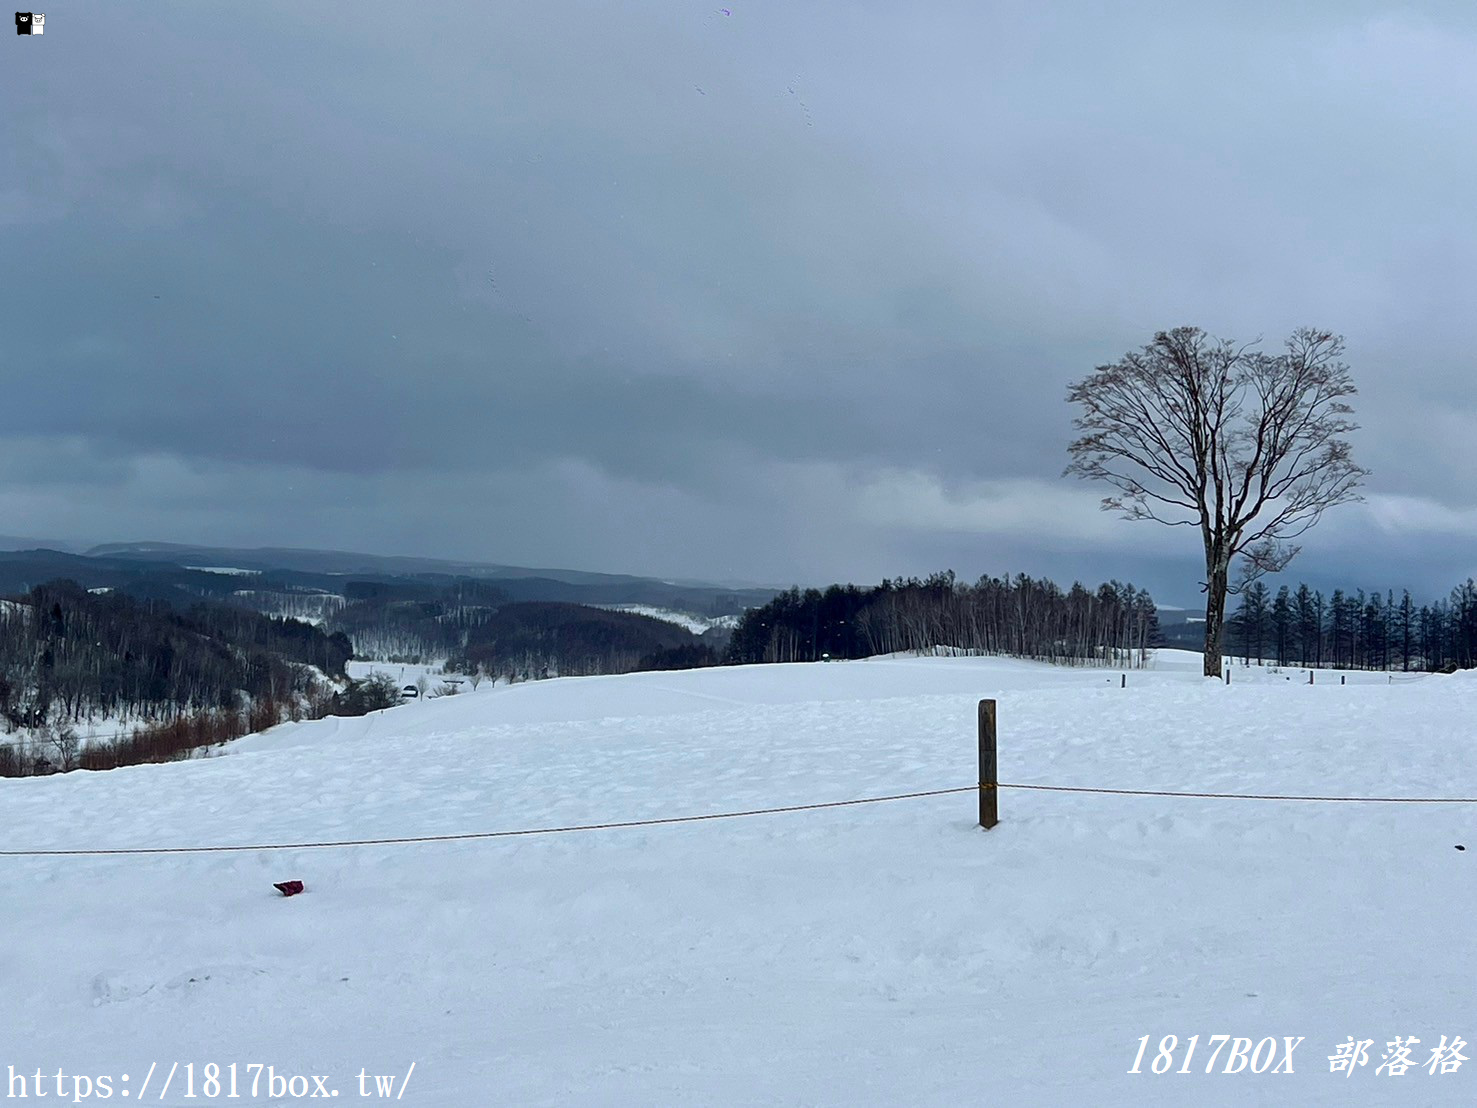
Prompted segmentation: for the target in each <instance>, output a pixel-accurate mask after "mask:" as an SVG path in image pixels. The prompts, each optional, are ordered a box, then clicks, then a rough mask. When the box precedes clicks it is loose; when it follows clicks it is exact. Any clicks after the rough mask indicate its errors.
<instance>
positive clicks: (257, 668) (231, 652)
mask: <svg viewBox="0 0 1477 1108" xmlns="http://www.w3.org/2000/svg"><path fill="white" fill-rule="evenodd" d="M352 653H353V646H352V644H351V643H350V641H349V639H348V638H347V637H346V636H344V635H342V634H333V635H329V634H325V633H324V632H323V631H321V630H319V629H318V628H315V627H312V626H310V625H308V624H306V623H299V622H296V621H293V620H286V619H276V618H273V617H271V616H265V615H262V614H260V613H257V612H249V611H244V610H241V609H238V608H231V607H226V606H224V605H218V604H211V605H207V604H200V605H194V606H192V607H189V608H187V609H184V610H180V609H177V608H175V607H172V606H170V605H168V604H166V603H164V602H162V601H158V600H137V599H134V598H132V597H129V596H127V595H125V594H123V593H116V592H106V593H101V594H94V593H90V592H88V591H87V590H86V589H83V588H82V587H81V586H79V585H77V584H74V583H73V582H71V581H57V582H52V583H49V584H45V585H39V586H37V587H36V588H34V589H32V590H31V591H30V592H29V593H27V594H25V595H23V596H20V597H17V598H15V599H13V600H7V601H0V720H3V722H4V724H5V725H6V727H7V729H14V728H34V727H41V726H44V725H46V724H48V723H58V722H69V721H70V722H78V721H81V720H83V719H87V718H90V717H93V716H97V715H103V716H116V717H119V718H129V717H132V718H138V719H156V718H161V717H164V716H170V715H176V714H178V713H180V712H188V711H205V710H213V709H224V708H230V709H234V708H236V707H237V706H238V703H239V701H240V698H241V696H242V694H245V695H246V696H247V697H250V698H254V699H255V698H261V699H266V700H271V701H285V700H287V699H288V698H290V697H291V696H292V695H293V694H295V693H302V694H306V693H308V692H310V691H311V690H312V686H313V685H314V683H315V682H316V681H317V680H318V678H317V676H316V674H315V673H314V672H313V670H314V669H316V670H317V671H320V672H321V673H322V674H324V675H327V676H329V677H343V676H344V665H345V663H346V662H347V661H348V660H349V658H350V657H351V655H352ZM309 667H312V668H309Z"/></svg>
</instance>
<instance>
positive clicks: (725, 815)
mask: <svg viewBox="0 0 1477 1108" xmlns="http://www.w3.org/2000/svg"><path fill="white" fill-rule="evenodd" d="M989 789H1026V790H1031V791H1035V792H1054V793H1097V794H1109V795H1112V796H1172V797H1188V798H1194V799H1203V800H1294V801H1316V802H1324V803H1350V804H1477V797H1471V796H1297V795H1290V794H1286V793H1211V792H1177V791H1174V790H1169V789H1108V788H1092V787H1088V786H1084V785H1024V784H1015V783H1007V782H1003V781H1002V782H1000V783H998V784H995V785H990V784H987V783H986V782H983V781H981V782H979V783H978V784H974V785H960V786H958V787H956V788H952V789H925V790H923V791H920V792H911V793H891V794H889V795H887V796H864V797H858V798H856V799H853V800H828V801H822V802H820V803H816V804H787V805H783V806H781V807H775V808H748V809H743V810H740V811H734V812H705V813H703V814H701V815H695V816H662V817H658V818H653V819H632V820H621V821H618V822H608V823H577V824H568V825H565V826H560V827H524V828H518V829H516V830H510V831H467V832H463V833H460V834H449V835H405V836H401V837H397V838H387V839H333V840H325V841H322V842H305V843H249V844H237V845H222V846H139V847H111V848H109V847H98V848H95V849H85V848H78V849H59V850H0V857H3V858H56V857H78V856H88V857H98V856H116V855H128V854H227V853H239V852H244V851H251V850H324V849H331V848H334V847H346V846H399V845H403V844H407V843H446V842H468V841H471V840H476V839H510V838H517V837H521V836H526V835H558V834H565V833H568V832H573V831H610V830H620V829H624V828H629V827H659V826H663V825H666V824H675V823H701V822H704V821H708V820H719V819H742V818H745V817H748V816H769V815H778V814H780V813H784V812H811V811H815V810H817V809H820V808H849V807H852V806H854V805H858V804H881V803H885V802H887V801H892V800H915V799H918V798H920V797H927V796H948V795H950V794H956V793H973V792H984V791H986V790H989Z"/></svg>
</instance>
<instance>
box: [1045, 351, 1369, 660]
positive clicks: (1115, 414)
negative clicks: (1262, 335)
mask: <svg viewBox="0 0 1477 1108" xmlns="http://www.w3.org/2000/svg"><path fill="white" fill-rule="evenodd" d="M1251 345H1253V344H1248V345H1246V346H1238V345H1236V344H1234V343H1231V342H1228V341H1225V340H1218V339H1212V338H1211V337H1210V336H1208V335H1206V334H1205V332H1204V331H1202V330H1201V329H1200V328H1198V327H1177V328H1175V329H1174V330H1173V331H1168V332H1164V331H1161V332H1160V333H1159V334H1157V335H1155V336H1154V341H1153V342H1151V343H1150V344H1149V345H1147V346H1145V347H1144V348H1143V349H1142V350H1141V351H1137V352H1134V353H1129V354H1125V355H1124V356H1123V357H1122V358H1121V359H1119V360H1118V361H1117V362H1115V363H1113V364H1112V365H1105V366H1099V367H1098V368H1097V369H1096V370H1095V371H1094V372H1093V374H1092V375H1091V376H1090V377H1087V378H1086V379H1084V380H1082V381H1080V382H1078V383H1077V384H1075V385H1072V386H1071V388H1070V389H1069V390H1068V392H1067V399H1068V400H1069V401H1070V402H1072V403H1076V404H1081V405H1082V407H1083V412H1082V414H1081V415H1080V416H1079V417H1078V418H1077V419H1076V420H1074V421H1073V422H1074V426H1075V427H1076V428H1077V429H1078V430H1079V431H1082V432H1084V434H1083V435H1082V437H1081V438H1079V439H1077V440H1076V441H1074V442H1073V443H1072V444H1071V445H1070V446H1069V447H1068V448H1067V450H1068V453H1069V454H1071V456H1072V459H1073V461H1072V464H1071V465H1069V466H1068V467H1067V469H1066V472H1067V473H1075V474H1077V475H1078V476H1079V477H1085V478H1086V477H1090V478H1094V479H1097V480H1102V481H1106V482H1108V483H1109V484H1110V485H1112V486H1113V487H1114V488H1116V489H1117V490H1118V492H1117V495H1114V496H1109V497H1105V498H1104V500H1103V503H1102V506H1103V509H1104V510H1114V511H1120V512H1122V513H1123V516H1124V518H1126V519H1152V520H1154V521H1156V522H1158V523H1164V524H1168V525H1169V526H1172V527H1173V526H1183V527H1195V526H1198V527H1199V528H1200V534H1201V538H1202V540H1203V542H1204V546H1205V576H1206V579H1205V581H1203V582H1202V583H1201V588H1202V589H1203V590H1204V591H1205V593H1206V598H1205V675H1206V676H1207V677H1218V676H1220V672H1221V639H1222V634H1223V630H1224V627H1225V610H1226V595H1227V593H1228V591H1229V592H1234V591H1237V590H1236V589H1233V588H1231V587H1230V584H1229V582H1230V566H1231V562H1232V559H1234V558H1236V557H1237V556H1238V555H1240V556H1242V557H1243V558H1244V559H1245V563H1244V569H1245V580H1244V581H1243V584H1245V583H1249V581H1250V580H1253V579H1255V578H1256V577H1259V576H1261V575H1262V574H1264V573H1276V572H1279V571H1281V570H1282V569H1283V567H1285V566H1286V565H1287V563H1288V562H1290V561H1291V560H1292V559H1293V557H1294V556H1295V555H1296V554H1297V552H1298V550H1299V549H1300V547H1297V546H1294V545H1291V544H1290V543H1288V541H1287V540H1289V539H1293V538H1296V537H1297V536H1298V535H1301V534H1302V533H1303V532H1304V531H1306V530H1307V529H1308V528H1309V527H1311V526H1312V525H1313V524H1314V523H1316V522H1317V521H1318V519H1319V517H1320V516H1321V515H1322V514H1323V512H1324V511H1325V510H1326V509H1328V508H1331V507H1333V506H1334V505H1335V504H1342V503H1345V502H1346V501H1350V500H1359V499H1362V498H1361V497H1360V496H1359V495H1358V494H1357V492H1356V491H1355V490H1356V489H1357V488H1358V486H1359V485H1360V484H1361V482H1362V480H1363V478H1364V477H1366V476H1367V475H1368V473H1369V471H1368V470H1365V469H1361V468H1360V467H1359V466H1357V465H1355V464H1354V462H1353V461H1352V460H1351V459H1350V456H1349V444H1348V442H1347V441H1346V440H1344V439H1343V438H1342V437H1341V436H1343V435H1344V434H1346V433H1348V432H1349V431H1353V430H1355V428H1356V426H1357V425H1356V424H1355V423H1353V422H1352V421H1350V420H1349V419H1348V418H1347V417H1348V416H1349V415H1351V414H1352V413H1353V409H1352V408H1351V407H1349V405H1348V404H1346V403H1345V402H1344V398H1345V397H1348V396H1352V395H1354V393H1355V391H1356V390H1355V388H1354V384H1353V381H1352V380H1351V379H1350V377H1349V369H1348V367H1347V366H1346V365H1344V364H1343V362H1341V361H1339V357H1340V355H1341V354H1342V353H1343V350H1344V341H1343V339H1342V338H1341V337H1339V336H1337V335H1334V334H1331V333H1330V332H1327V331H1318V330H1313V329H1311V328H1302V329H1300V330H1298V331H1295V332H1294V333H1293V335H1292V337H1291V338H1289V339H1288V340H1287V344H1286V347H1287V349H1286V353H1284V354H1278V355H1269V354H1263V353H1260V352H1257V351H1254V350H1252V349H1251Z"/></svg>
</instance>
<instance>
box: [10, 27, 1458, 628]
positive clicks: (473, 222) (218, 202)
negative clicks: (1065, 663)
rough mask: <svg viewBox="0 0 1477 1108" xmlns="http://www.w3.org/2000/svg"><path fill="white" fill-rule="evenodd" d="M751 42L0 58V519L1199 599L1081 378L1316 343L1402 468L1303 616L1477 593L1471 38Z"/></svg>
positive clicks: (749, 34) (146, 46) (831, 30)
mask: <svg viewBox="0 0 1477 1108" xmlns="http://www.w3.org/2000/svg"><path fill="white" fill-rule="evenodd" d="M721 2H722V4H723V5H724V6H722V7H720V6H718V5H716V4H708V3H686V2H678V0H664V2H662V3H654V4H653V3H642V2H637V0H619V2H610V3H600V4H597V3H585V2H568V0H540V2H539V3H531V4H486V3H464V4H447V3H439V4H438V3H427V4H417V5H406V4H393V5H392V4H387V3H380V2H377V0H356V2H355V3H354V4H318V5H304V4H282V3H271V2H260V0H258V2H253V3H251V4H247V3H233V4H208V5H202V4H176V3H167V2H155V3H152V4H150V5H147V6H139V5H122V4H116V3H106V4H100V3H68V4H67V5H66V6H65V7H60V8H58V9H57V10H55V11H48V12H47V21H46V33H45V35H44V36H43V37H41V38H31V39H27V38H21V37H11V38H8V39H5V41H4V45H3V48H0V55H3V57H0V88H3V92H4V99H5V106H6V107H5V111H4V112H3V113H0V200H3V204H0V287H3V288H4V290H5V296H4V298H3V301H0V377H3V383H4V393H3V397H0V531H4V532H7V533H13V534H22V535H38V536H54V537H58V538H66V539H73V540H76V541H82V542H90V541H125V540H130V541H131V540H144V539H150V540H162V541H175V542H191V543H209V544H222V545H225V544H230V545H241V544H248V545H269V544H270V545H296V546H315V547H330V548H336V549H356V550H365V551H372V552H378V553H394V554H422V555H431V556H446V557H455V558H472V559H480V560H487V561H494V562H503V563H514V564H533V565H549V566H561V567H570V568H580V569H594V570H606V571H611V572H627V573H639V574H652V575H667V576H683V577H692V578H705V579H718V580H731V581H752V582H763V583H774V584H788V583H790V582H799V583H807V584H808V583H820V584H824V583H827V582H830V581H832V580H856V581H861V582H869V581H870V582H875V581H876V580H877V579H879V578H880V577H882V576H884V575H888V576H891V575H897V574H910V573H918V574H923V573H927V572H929V571H931V570H934V569H939V568H946V567H952V568H954V569H955V570H956V571H958V572H959V573H960V575H961V576H964V577H970V578H972V577H976V576H978V575H979V574H981V573H1001V572H1006V571H1011V572H1021V571H1023V572H1027V573H1031V574H1033V575H1038V574H1047V575H1051V576H1055V577H1058V578H1059V579H1061V580H1062V581H1063V583H1068V582H1069V581H1070V580H1071V579H1072V578H1073V577H1080V578H1081V579H1083V580H1084V581H1087V582H1089V583H1096V582H1097V581H1100V580H1104V579H1106V578H1108V577H1117V578H1119V579H1127V580H1131V581H1133V582H1135V583H1137V584H1143V585H1147V586H1148V587H1150V588H1152V589H1153V590H1154V592H1155V596H1156V598H1157V599H1159V600H1161V601H1162V602H1166V603H1180V604H1195V603H1197V602H1198V600H1199V592H1198V582H1199V581H1200V580H1201V578H1202V577H1203V573H1202V572H1201V571H1200V568H1199V566H1198V565H1197V558H1198V556H1199V554H1198V551H1197V550H1196V548H1195V546H1196V536H1195V535H1194V534H1193V533H1192V532H1191V531H1189V530H1187V529H1185V528H1164V527H1161V526H1158V525H1155V524H1152V523H1129V522H1125V521H1121V520H1119V519H1117V518H1115V517H1114V516H1112V515H1109V514H1107V513H1103V512H1101V511H1099V509H1098V506H1097V505H1098V502H1099V500H1100V498H1101V497H1102V496H1103V495H1104V493H1105V492H1106V491H1107V490H1105V489H1102V488H1099V487H1095V486H1093V485H1090V484H1087V483H1084V482H1082V481H1079V480H1076V479H1075V478H1068V477H1063V476H1062V475H1061V474H1062V469H1063V467H1064V466H1065V465H1066V463H1067V460H1068V459H1067V455H1066V445H1067V443H1068V442H1069V441H1070V439H1071V437H1072V427H1071V418H1072V414H1073V413H1072V411H1071V410H1070V409H1069V407H1068V405H1067V403H1066V400H1065V393H1066V388H1067V385H1068V383H1069V382H1071V381H1073V380H1076V379H1079V378H1081V377H1083V376H1085V375H1086V374H1087V373H1089V372H1090V371H1091V370H1092V368H1093V367H1094V366H1095V365H1097V364H1099V363H1102V362H1107V361H1112V360H1114V359H1116V358H1117V357H1119V356H1121V355H1122V354H1123V353H1124V352H1125V351H1127V350H1130V349H1134V348H1137V347H1138V346H1141V345H1142V344H1143V343H1145V342H1147V341H1149V339H1150V338H1151V337H1152V335H1153V333H1154V331H1156V330H1159V329H1163V328H1168V327H1173V326H1177V325H1181V324H1195V325H1199V326H1202V327H1204V328H1206V329H1207V330H1209V331H1210V332H1211V333H1212V334H1215V335H1224V336H1226V337H1233V338H1239V339H1243V340H1247V339H1253V338H1255V337H1257V336H1258V335H1261V336H1264V338H1265V341H1266V346H1267V347H1268V349H1272V350H1275V349H1276V348H1277V347H1278V346H1279V345H1280V343H1281V341H1282V339H1283V338H1284V337H1285V336H1286V334H1287V333H1288V332H1290V331H1291V330H1292V329H1293V328H1295V327H1297V326H1300V325H1305V324H1306V325H1314V326H1319V327H1325V328H1328V329H1331V330H1334V331H1337V332H1340V333H1342V334H1344V335H1345V336H1346V337H1347V341H1348V350H1347V354H1346V360H1347V361H1348V363H1349V365H1350V367H1351V369H1352V371H1353V375H1354V379H1355V381H1356V383H1357V384H1358V386H1359V388H1360V395H1359V397H1358V398H1356V410H1357V413H1358V419H1359V422H1360V423H1361V424H1362V429H1361V430H1360V431H1359V432H1358V433H1357V434H1356V435H1355V437H1354V443H1355V457H1356V460H1358V461H1359V462H1360V463H1362V464H1363V465H1365V466H1367V467H1368V468H1370V469H1371V470H1372V471H1373V476H1372V477H1371V478H1370V480H1369V482H1368V484H1367V486H1366V495H1367V500H1366V501H1365V502H1364V503H1362V504H1358V505H1352V506H1346V507H1343V508H1339V509H1336V510H1335V511H1334V512H1332V513H1330V514H1329V515H1328V516H1327V517H1326V518H1325V520H1324V522H1323V523H1322V524H1321V525H1320V526H1319V527H1318V528H1317V529H1316V530H1315V531H1313V532H1310V533H1309V535H1308V536H1307V538H1306V542H1305V548H1304V552H1303V554H1302V555H1301V556H1300V558H1299V559H1298V560H1297V561H1296V562H1294V563H1293V566H1292V568H1291V570H1290V571H1289V574H1288V578H1289V579H1291V580H1294V581H1295V580H1297V579H1298V578H1299V577H1304V578H1307V579H1308V580H1310V581H1315V580H1316V581H1325V582H1329V581H1331V582H1335V583H1343V584H1347V585H1350V586H1360V587H1365V588H1379V589H1384V588H1386V587H1393V588H1395V589H1397V590H1398V589H1399V588H1401V587H1402V586H1408V587H1410V588H1411V589H1412V591H1413V592H1417V593H1427V594H1430V595H1433V596H1434V595H1442V594H1444V593H1445V592H1446V590H1447V589H1449V588H1450V586H1451V585H1453V584H1455V583H1456V582H1457V580H1458V579H1464V578H1465V577H1466V576H1467V575H1469V574H1472V573H1474V572H1477V481H1474V480H1473V477H1474V473H1477V460H1474V453H1473V450H1474V442H1477V388H1474V385H1473V376H1474V375H1473V371H1472V365H1471V363H1472V360H1473V346H1474V343H1473V329H1474V323H1473V318H1474V317H1473V313H1472V302H1473V295H1474V289H1477V204H1474V202H1473V198H1474V195H1477V144H1474V142H1473V136H1474V135H1477V63H1474V59H1477V20H1474V17H1473V14H1472V13H1473V9H1472V8H1471V6H1470V5H1468V4H1455V5H1451V6H1450V7H1437V6H1428V7H1421V6H1414V5H1401V6H1399V7H1396V6H1393V5H1380V4H1358V3H1349V2H1339V3H1326V4H1321V5H1315V4H1306V5H1296V6H1293V5H1286V4H1282V3H1276V4H1254V3H1237V4H1228V5H1225V6H1223V7H1221V8H1219V9H1218V10H1216V9H1212V8H1210V7H1209V6H1207V5H1202V4H1196V5H1164V4H1154V5H1142V6H1140V5H1129V4H1113V5H1087V4H1080V5H1050V4H1043V3H1038V2H1025V3H1006V4H976V3H960V4H944V3H924V4H917V5H914V4H897V3H886V4H884V3H875V2H871V0H862V2H852V3H847V4H831V3H827V4H812V3H796V2H794V0H784V2H779V0H764V2H755V3H750V2H746V0H721ZM1104 8H1106V9H1108V10H1107V11H1104V10H1103V9H1104Z"/></svg>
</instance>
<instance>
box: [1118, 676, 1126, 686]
mask: <svg viewBox="0 0 1477 1108" xmlns="http://www.w3.org/2000/svg"><path fill="white" fill-rule="evenodd" d="M1118 687H1119V688H1120V689H1126V688H1128V674H1126V673H1125V674H1124V675H1123V684H1121V685H1119V686H1118Z"/></svg>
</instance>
